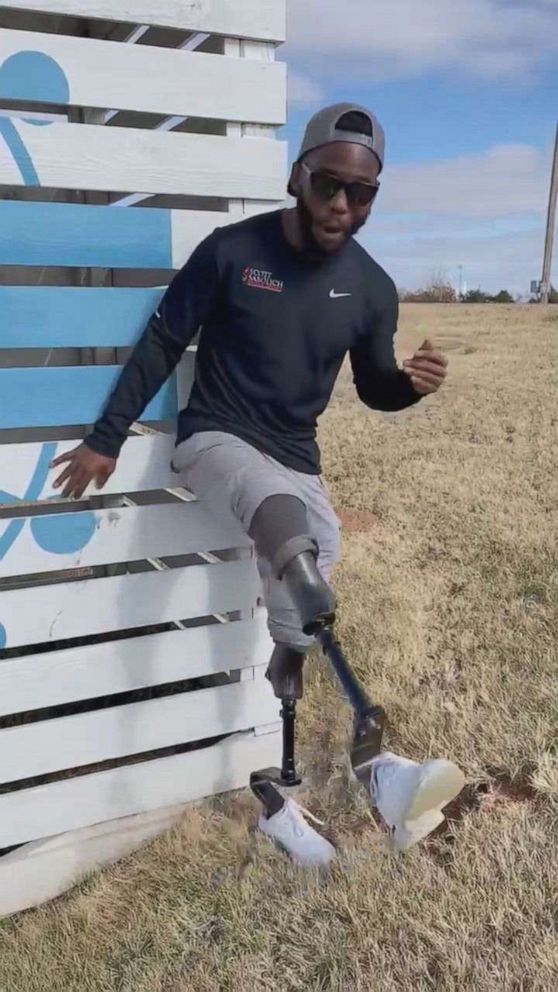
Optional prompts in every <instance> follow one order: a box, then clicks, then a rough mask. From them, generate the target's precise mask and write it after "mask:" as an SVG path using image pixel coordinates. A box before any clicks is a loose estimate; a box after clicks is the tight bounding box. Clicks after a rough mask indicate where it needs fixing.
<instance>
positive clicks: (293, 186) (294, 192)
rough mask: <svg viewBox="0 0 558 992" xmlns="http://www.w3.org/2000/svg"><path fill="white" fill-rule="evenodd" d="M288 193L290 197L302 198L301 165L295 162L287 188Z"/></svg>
mask: <svg viewBox="0 0 558 992" xmlns="http://www.w3.org/2000/svg"><path fill="white" fill-rule="evenodd" d="M287 192H288V194H289V196H294V197H295V198H296V197H298V196H300V192H301V190H300V165H299V163H298V162H295V163H294V165H293V167H292V169H291V175H290V179H289V185H288V186H287Z"/></svg>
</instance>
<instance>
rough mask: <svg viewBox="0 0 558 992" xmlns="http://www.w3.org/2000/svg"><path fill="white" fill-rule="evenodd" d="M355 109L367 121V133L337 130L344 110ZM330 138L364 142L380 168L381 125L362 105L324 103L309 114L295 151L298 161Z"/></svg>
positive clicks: (357, 142)
mask: <svg viewBox="0 0 558 992" xmlns="http://www.w3.org/2000/svg"><path fill="white" fill-rule="evenodd" d="M350 113H359V114H364V116H365V117H366V118H367V119H368V120H369V121H370V127H371V131H372V133H371V134H361V133H360V132H355V131H347V130H341V129H340V128H339V127H338V124H339V121H340V119H341V118H342V117H344V116H345V114H350ZM334 141H348V142H350V143H351V144H357V145H364V147H365V148H369V149H370V151H371V152H373V153H374V155H375V156H376V158H377V159H378V161H379V163H380V169H382V168H383V165H384V155H385V147H386V136H385V134H384V129H383V127H382V125H381V124H380V122H379V121H378V119H377V117H375V115H374V114H373V113H372V112H371V111H370V110H367V109H366V107H360V106H359V105H358V104H356V103H335V104H333V106H331V107H324V109H323V110H319V111H318V113H317V114H314V116H313V117H311V118H310V120H309V121H308V124H307V125H306V131H305V132H304V138H303V139H302V145H301V146H300V151H299V154H298V159H297V161H298V162H299V161H300V159H301V158H302V157H303V155H307V154H308V152H311V151H313V150H314V148H321V147H322V146H323V145H329V144H331V143H332V142H334Z"/></svg>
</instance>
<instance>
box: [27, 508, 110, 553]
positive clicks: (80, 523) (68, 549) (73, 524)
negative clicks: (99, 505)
mask: <svg viewBox="0 0 558 992" xmlns="http://www.w3.org/2000/svg"><path fill="white" fill-rule="evenodd" d="M96 526H97V524H96V520H95V515H94V514H93V513H89V512H87V513H57V514H55V515H53V516H51V517H33V519H32V521H31V531H32V534H33V537H34V538H35V540H36V542H37V544H38V545H39V547H40V548H42V549H43V551H48V552H49V553H50V554H52V555H71V554H74V553H75V552H76V551H81V549H82V548H85V547H86V545H88V544H89V542H90V540H91V538H92V537H93V534H94V533H95V528H96Z"/></svg>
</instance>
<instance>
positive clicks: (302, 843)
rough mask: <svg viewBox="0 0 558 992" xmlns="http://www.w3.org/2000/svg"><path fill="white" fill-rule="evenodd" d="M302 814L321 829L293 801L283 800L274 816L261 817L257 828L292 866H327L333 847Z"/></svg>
mask: <svg viewBox="0 0 558 992" xmlns="http://www.w3.org/2000/svg"><path fill="white" fill-rule="evenodd" d="M303 813H306V815H307V816H308V817H310V819H311V820H314V821H315V823H320V824H321V825H322V826H323V824H322V823H321V821H320V820H318V819H316V817H315V816H312V814H311V813H309V812H308V810H305V809H303V807H302V806H299V805H298V803H296V802H295V801H294V799H287V800H286V802H285V805H284V806H283V808H282V809H280V810H279V812H278V813H274V814H273V816H270V817H269V818H267V817H266V816H265V815H264V814H262V815H261V816H260V819H259V821H258V827H259V828H260V830H261V831H262V833H264V834H266V836H267V837H270V838H271V839H272V840H274V841H275V842H276V843H277V844H279V845H280V847H282V848H284V850H285V851H286V852H287V854H289V855H290V857H291V858H292V860H293V861H294V862H295V863H296V864H298V865H305V866H308V867H309V866H312V865H328V864H329V863H330V861H333V859H334V858H335V856H336V851H335V848H334V847H333V844H330V843H329V841H328V840H326V839H325V837H322V835H321V834H319V833H318V831H317V830H314V828H313V827H311V826H310V824H309V823H307V822H306V820H305V819H304V816H303V815H302V814H303Z"/></svg>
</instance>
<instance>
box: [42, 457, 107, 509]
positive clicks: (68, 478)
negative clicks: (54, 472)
mask: <svg viewBox="0 0 558 992" xmlns="http://www.w3.org/2000/svg"><path fill="white" fill-rule="evenodd" d="M66 462H67V465H66V468H65V469H64V471H63V472H62V473H61V474H60V475H59V476H58V478H57V479H56V480H55V482H54V483H53V486H54V488H55V489H59V488H60V487H61V486H62V485H63V484H64V483H65V485H64V489H63V490H62V492H61V494H60V495H61V496H63V497H65V498H66V499H80V497H81V496H83V494H84V492H85V490H86V489H87V487H88V485H89V483H90V482H91V481H92V479H95V485H96V487H97V489H102V488H103V486H104V485H105V483H106V482H107V480H108V479H109V478H110V476H111V475H112V473H113V472H114V470H115V468H116V458H108V457H107V456H106V455H98V454H97V452H95V451H92V449H91V448H88V447H87V445H86V444H80V445H78V447H77V448H73V449H72V451H66V453H65V454H63V455H59V456H58V458H55V459H54V461H52V462H51V463H50V467H51V468H56V466H57V465H63V464H64V463H66Z"/></svg>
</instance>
